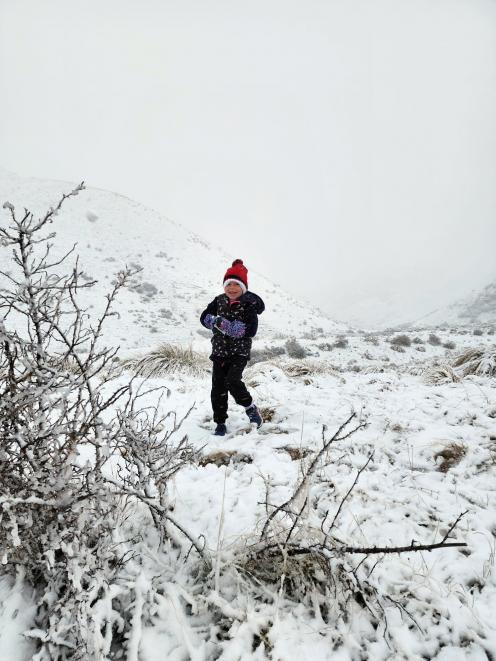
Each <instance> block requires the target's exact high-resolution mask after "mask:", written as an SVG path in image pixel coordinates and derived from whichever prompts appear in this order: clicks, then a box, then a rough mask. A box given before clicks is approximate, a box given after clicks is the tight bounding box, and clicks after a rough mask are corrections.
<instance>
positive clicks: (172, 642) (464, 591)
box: [0, 173, 496, 661]
mask: <svg viewBox="0 0 496 661" xmlns="http://www.w3.org/2000/svg"><path fill="white" fill-rule="evenodd" d="M67 189H68V187H67V186H66V185H65V184H60V183H53V182H48V183H47V182H39V181H36V180H22V179H20V178H18V177H15V176H13V175H8V174H5V173H4V174H2V176H1V178H0V192H1V198H3V199H5V198H6V199H10V200H11V201H12V202H13V203H15V204H19V205H21V206H22V205H27V204H29V205H30V206H34V208H35V209H36V210H38V211H43V210H44V209H45V207H46V206H47V204H52V203H53V202H54V201H55V200H56V199H57V198H58V195H59V193H60V192H61V191H64V190H67ZM56 222H57V223H60V237H61V239H62V241H61V242H62V243H63V245H64V247H66V246H68V245H69V244H70V242H71V241H74V240H79V242H80V248H81V255H82V260H83V262H84V263H85V264H87V265H88V266H87V269H88V274H89V275H91V276H94V277H96V278H98V279H99V281H100V286H99V288H98V290H97V292H96V293H95V294H94V296H93V300H92V301H91V302H92V304H94V305H98V301H97V300H96V299H97V296H98V295H103V292H104V290H105V289H106V287H107V285H108V284H109V283H110V281H111V279H112V274H113V272H114V271H115V270H116V269H117V268H118V267H120V266H121V265H122V264H123V263H128V264H130V263H131V262H132V263H137V264H140V265H141V266H142V267H143V268H144V271H143V274H142V275H141V276H140V283H141V285H138V287H140V288H141V291H139V290H138V291H137V290H133V289H131V290H129V291H127V292H126V293H125V296H124V297H123V298H122V301H121V304H120V311H121V319H120V320H119V321H118V322H116V323H115V324H114V325H113V326H110V328H109V330H108V339H109V342H111V343H112V344H115V343H121V344H122V345H123V346H124V348H125V349H126V350H129V351H131V352H132V351H133V350H134V349H135V348H136V347H139V348H142V349H143V350H146V348H147V346H154V345H155V344H157V343H158V342H159V341H163V340H173V341H177V342H182V343H186V344H189V343H190V342H191V341H192V340H194V343H195V346H198V347H199V348H201V349H203V348H204V347H206V346H207V339H206V338H203V337H202V336H199V335H197V334H196V328H197V324H198V322H197V314H198V310H199V308H200V307H201V305H203V303H204V301H205V302H208V300H210V296H213V293H215V292H216V291H218V289H219V284H218V282H219V279H220V277H221V275H222V272H223V270H222V268H221V269H220V274H219V264H225V263H227V264H228V263H229V261H230V260H231V257H229V258H228V257H227V256H226V255H224V254H223V253H222V252H221V251H220V250H218V249H216V248H213V247H211V246H209V245H208V244H206V243H205V242H203V240H202V239H200V238H199V237H196V236H194V235H192V234H191V233H189V232H187V231H186V230H184V229H182V228H181V227H179V226H177V225H175V224H174V223H171V222H170V221H168V220H167V219H164V218H161V217H159V216H158V215H157V214H155V213H154V212H152V211H150V210H147V209H146V208H144V207H142V206H140V205H138V204H136V203H134V202H132V201H130V200H127V199H125V198H122V197H120V196H117V195H114V194H112V193H107V192H103V191H95V190H90V191H87V192H85V193H83V194H82V195H81V196H80V197H79V198H77V199H76V200H69V201H68V202H67V205H66V209H65V212H64V214H61V215H60V217H59V218H58V219H57V221H56ZM83 233H84V239H83V240H82V239H81V235H82V234H83ZM162 253H165V256H163V255H162ZM237 256H238V255H235V256H233V257H237ZM114 260H115V261H114ZM251 286H252V287H253V289H254V290H255V291H257V292H258V293H259V294H261V295H262V296H263V297H264V298H265V299H266V301H267V302H268V303H269V305H268V308H269V310H268V312H267V314H266V315H265V314H264V316H263V317H262V319H261V321H262V328H263V327H264V326H265V330H263V334H262V338H261V340H260V341H261V343H263V342H264V341H265V342H267V343H270V342H277V341H281V339H278V337H279V336H281V335H282V336H283V337H287V336H288V335H289V334H295V335H296V336H297V337H299V338H300V341H301V344H302V346H303V347H304V348H305V349H306V350H307V352H308V354H309V357H308V358H307V359H305V360H290V359H289V358H288V357H284V359H283V360H276V361H272V362H260V363H257V364H255V365H253V366H252V367H249V368H248V369H247V371H246V373H245V375H246V383H247V385H248V387H249V388H250V390H251V391H252V393H253V395H254V397H255V400H256V402H257V403H258V404H259V405H260V406H261V407H263V409H264V412H265V415H266V418H267V421H266V423H265V424H264V426H263V427H262V428H261V429H260V430H258V431H257V430H249V429H247V425H246V417H245V415H244V412H243V410H242V409H240V408H237V407H236V406H235V405H234V404H233V403H232V402H230V411H229V414H230V417H229V420H228V427H229V430H230V432H231V433H230V435H229V436H227V437H225V438H224V439H219V438H215V437H212V436H211V429H212V420H211V410H210V393H209V389H210V383H209V375H208V374H203V375H202V374H199V375H196V376H192V375H191V374H188V373H187V371H186V370H185V371H184V373H181V372H179V373H175V374H166V375H165V376H164V377H163V378H157V379H152V380H150V381H149V383H148V385H149V386H150V388H153V387H154V386H157V387H159V386H164V385H165V386H167V387H168V388H169V389H170V393H171V394H170V397H168V398H167V401H166V402H162V403H161V404H160V406H162V407H164V412H165V411H166V410H172V411H176V412H177V413H178V415H179V416H182V415H183V414H185V413H186V412H187V411H188V410H189V408H190V407H191V406H192V405H193V404H194V408H193V410H192V412H191V414H190V415H189V417H187V418H186V420H185V421H184V423H183V426H182V427H181V430H180V434H181V435H182V434H184V433H185V434H187V436H188V438H189V441H190V442H191V443H192V444H193V445H194V446H195V448H197V449H198V450H199V451H200V452H201V453H202V455H204V456H205V458H208V457H207V455H210V454H211V453H212V452H214V451H229V452H232V453H236V454H237V455H238V456H240V455H242V456H243V459H242V460H241V461H239V462H237V463H236V462H234V461H233V462H231V463H230V464H229V465H227V466H223V465H221V466H219V465H216V464H215V463H208V462H204V464H196V465H191V466H188V467H186V468H185V469H183V470H181V471H179V473H178V474H177V475H176V476H175V477H174V480H172V481H171V484H170V499H171V505H172V506H173V508H174V509H173V512H174V517H175V518H176V519H177V520H178V521H180V522H181V524H182V525H184V526H185V527H186V528H187V529H188V530H190V531H191V532H192V534H193V535H194V536H195V538H198V539H201V540H202V544H205V548H206V549H207V550H208V551H209V552H210V553H211V554H212V556H213V558H214V559H215V567H216V570H217V574H216V576H215V577H213V576H211V575H210V576H207V577H201V576H200V574H199V572H198V566H197V565H196V564H195V562H196V559H197V558H196V556H195V552H194V550H191V548H190V544H189V543H187V544H186V545H185V547H184V552H182V551H181V552H177V551H175V550H170V549H169V547H168V546H167V545H165V546H164V547H162V548H159V545H158V544H157V540H156V538H155V537H154V531H153V524H152V522H151V520H150V517H149V516H147V515H146V513H145V512H144V508H139V507H138V506H137V508H136V515H135V517H134V518H131V519H130V520H129V521H128V526H129V529H126V531H125V532H124V533H123V535H122V537H123V539H126V540H130V541H129V544H131V542H132V540H135V539H139V540H140V541H139V542H137V543H136V546H134V547H133V546H131V547H130V551H131V552H132V555H133V558H132V559H131V560H129V562H128V563H127V564H126V565H125V567H124V569H123V576H121V577H120V579H121V581H122V585H121V587H122V586H125V585H128V584H134V585H135V586H138V587H139V595H140V599H141V601H140V604H141V606H140V608H141V609H142V611H139V609H138V607H137V605H136V604H137V602H138V601H139V600H138V598H137V597H136V599H135V600H134V602H132V603H133V604H134V610H133V611H132V613H133V615H132V619H133V622H132V625H133V627H132V629H131V631H130V633H129V636H128V638H127V639H126V640H125V641H124V642H123V643H122V645H123V647H122V649H119V650H116V655H115V657H112V658H128V659H135V660H136V661H137V660H138V659H139V660H140V661H159V660H160V661H161V660H162V659H168V660H169V661H185V660H186V659H194V661H213V660H214V659H218V660H219V661H252V660H253V659H255V660H258V661H265V660H269V659H270V660H271V661H300V660H301V659H312V661H314V660H315V661H369V660H371V661H392V660H394V661H399V660H400V659H401V660H402V661H422V660H427V659H432V660H434V659H435V660H436V661H463V660H465V659H466V660H467V661H488V659H489V660H491V659H493V658H494V656H495V650H496V626H495V622H494V615H493V614H494V612H495V611H496V574H495V555H496V491H495V487H494V485H495V472H496V383H495V379H494V377H491V376H467V377H465V378H463V379H462V380H461V381H454V382H449V381H448V382H445V383H442V384H440V385H429V384H428V383H427V382H426V380H425V378H424V376H423V372H424V370H425V369H426V368H428V367H431V366H433V365H435V364H438V365H443V364H451V363H452V361H453V358H454V357H455V355H456V354H457V353H458V352H460V351H463V350H465V349H467V348H471V347H480V348H482V349H484V350H485V351H487V352H488V353H490V352H493V353H494V352H495V351H496V349H495V346H494V335H492V334H491V333H490V332H485V333H484V334H483V335H482V336H474V335H473V334H472V332H469V331H468V330H466V329H454V330H449V329H441V330H436V337H435V338H434V337H433V336H432V335H431V333H430V331H421V332H419V333H415V334H414V333H412V334H410V340H411V344H409V345H408V343H406V345H405V346H403V345H402V344H401V343H397V344H396V345H395V344H392V343H391V339H392V337H393V336H392V335H391V334H386V333H383V334H381V333H376V334H373V335H372V334H371V335H365V334H359V333H354V334H353V333H347V339H344V338H343V339H342V340H341V342H340V343H338V344H336V343H335V342H334V335H336V334H338V333H341V334H346V333H345V329H344V328H343V327H339V326H338V325H336V324H334V323H333V322H332V321H330V320H329V319H327V318H325V317H324V316H320V314H319V313H318V311H316V310H313V309H310V308H309V307H307V306H305V305H303V304H300V303H298V302H296V301H294V299H292V298H291V297H289V296H288V295H287V294H285V293H284V292H283V291H282V290H280V289H279V288H277V287H276V286H275V285H272V284H271V283H269V282H268V281H267V280H265V279H264V278H263V277H261V276H258V275H257V274H254V273H252V274H251ZM152 287H156V289H157V291H156V292H155V291H154V290H153V288H152ZM192 292H193V295H192ZM200 303H201V305H200ZM271 308H272V309H271ZM161 309H164V310H165V312H164V313H163V316H162V314H161V313H160V310H161ZM295 310H296V311H297V312H296V314H295V312H294V311H295ZM289 311H291V315H290V314H288V312H289ZM169 313H170V314H169ZM292 315H295V316H296V319H290V317H291V316H292ZM304 321H307V325H306V326H305V325H304V323H303V322H304ZM154 326H156V327H157V330H158V332H154V331H153V327H154ZM303 328H305V329H306V331H305V332H303V333H302V329H303ZM318 328H322V331H319V330H317V329H318ZM327 335H329V336H332V337H330V341H326V336H327ZM197 338H198V339H197ZM264 338H265V339H264ZM282 341H284V340H282ZM130 376H131V372H124V373H123V374H120V375H119V376H118V377H117V378H116V387H117V386H118V385H119V384H124V383H126V381H127V380H129V378H130ZM157 398H158V394H157V393H156V392H153V391H151V392H150V393H149V394H148V395H147V396H146V399H145V400H144V402H143V403H144V404H145V405H150V406H153V405H154V404H156V403H157ZM351 410H355V411H356V412H357V414H358V418H359V419H361V420H363V421H367V426H366V427H364V428H363V429H360V430H359V431H358V432H357V433H356V434H354V435H353V436H351V437H350V438H349V439H346V440H344V441H342V442H339V443H337V444H336V445H335V446H333V447H332V449H331V450H330V451H329V453H328V454H327V455H326V457H325V460H323V461H322V462H321V463H320V464H319V469H318V471H317V472H316V473H315V475H314V478H313V479H312V480H311V481H310V483H309V484H308V489H307V492H306V494H305V496H306V501H305V502H306V509H305V508H302V510H301V511H302V515H301V516H302V521H303V523H304V526H303V528H305V527H306V530H307V534H308V540H309V543H310V541H311V540H312V539H316V538H317V533H318V532H319V530H320V529H321V528H320V526H321V525H322V526H323V525H324V523H323V521H324V522H325V521H326V519H327V525H328V523H329V521H330V520H332V518H333V517H334V516H336V517H337V519H336V529H335V532H336V537H337V539H338V540H340V541H341V542H343V543H346V544H350V545H354V546H361V547H363V546H366V547H369V548H370V547H372V546H375V545H377V546H384V545H392V546H395V545H410V543H411V542H412V540H416V542H417V543H434V542H438V541H440V540H441V539H442V538H443V536H444V535H445V534H446V533H447V532H448V531H449V528H450V526H451V525H452V524H453V523H454V522H455V521H456V519H457V517H458V516H459V515H460V514H462V513H463V512H466V513H465V515H464V516H463V518H462V520H461V523H460V524H459V525H458V526H457V528H456V530H455V531H454V532H453V533H452V535H451V536H450V541H455V540H456V541H460V542H465V543H466V544H467V546H466V547H453V548H447V549H443V550H437V551H432V552H431V553H428V552H418V553H402V554H397V553H395V554H391V555H384V556H382V555H381V556H376V555H369V556H365V555H363V554H361V555H354V556H351V557H345V558H341V556H340V555H339V554H336V555H335V556H333V557H332V558H331V561H332V563H334V564H332V565H331V566H332V567H333V571H334V570H336V567H337V566H339V563H340V562H341V561H343V563H344V565H345V567H346V568H347V571H348V573H349V575H350V576H352V575H353V574H354V573H356V575H357V576H359V577H360V580H361V581H362V583H361V585H362V588H363V594H365V595H366V597H367V600H370V601H368V603H370V606H369V607H368V608H367V607H364V606H363V603H361V602H360V597H361V598H362V602H363V595H362V594H361V593H357V592H352V591H348V592H347V591H346V589H343V585H346V584H341V582H340V581H341V579H340V577H339V575H338V574H337V573H332V572H331V574H330V575H328V574H325V572H321V574H322V577H321V581H322V582H323V583H325V582H326V581H327V582H328V586H329V592H328V593H327V594H326V596H325V603H323V604H322V603H321V602H320V605H319V599H321V598H322V594H320V597H319V594H318V589H317V588H318V586H317V587H316V586H314V588H315V589H314V588H312V589H309V591H308V593H307V594H306V595H304V596H298V595H296V596H295V594H294V593H293V594H291V592H290V590H289V588H288V580H286V579H285V578H284V577H283V576H282V572H281V573H280V574H278V575H277V576H276V581H275V583H265V584H264V583H263V582H262V583H261V584H260V581H259V582H258V583H257V581H256V580H255V581H254V582H253V583H251V582H250V577H249V576H247V574H246V573H243V572H242V571H241V569H240V565H242V561H243V554H245V553H246V551H247V549H249V548H251V547H252V545H253V544H254V543H255V542H256V541H257V540H259V538H260V527H261V523H262V522H263V521H264V519H265V518H266V516H267V508H268V505H267V501H269V503H270V504H272V505H279V504H283V503H284V502H285V501H287V499H288V498H289V497H290V495H291V493H292V491H293V489H294V486H295V484H297V483H298V481H299V480H300V479H301V475H302V472H303V471H304V470H305V467H308V465H309V463H310V461H311V459H312V457H313V456H315V453H317V452H318V451H319V449H320V448H321V447H322V438H323V435H324V431H323V426H324V425H325V426H326V427H327V429H328V430H329V432H330V433H331V434H332V433H333V432H334V431H335V430H336V429H337V428H338V427H339V425H340V424H341V423H342V422H343V421H344V420H345V419H346V418H347V417H348V415H349V413H350V411H351ZM288 447H289V448H290V449H291V450H292V451H293V452H295V451H298V450H300V451H301V452H300V459H298V458H295V455H294V454H293V455H291V454H290V452H289V451H288ZM455 450H456V452H455ZM305 452H310V454H309V455H308V457H307V458H306V459H305V457H303V459H301V457H302V456H303V455H304V453H305ZM372 452H373V459H372V460H371V463H370V465H369V466H368V468H367V470H365V471H364V472H363V473H362V474H361V476H360V479H359V481H358V483H357V485H356V488H355V489H353V490H351V492H350V488H351V487H352V485H353V482H354V480H355V479H356V478H357V474H358V472H359V471H360V470H361V468H362V467H363V466H364V464H365V463H366V461H367V459H368V457H369V456H370V455H371V453H372ZM450 453H451V454H450ZM447 457H448V458H449V457H452V458H453V461H451V463H450V462H448V461H447V459H446V458H447ZM116 475H117V473H116ZM347 494H349V495H348V496H347ZM345 497H346V499H345ZM343 499H345V500H343ZM340 504H341V505H342V506H340ZM327 514H329V516H327ZM188 549H189V552H188ZM252 569H253V568H252ZM288 573H289V574H290V572H288ZM22 578H23V577H22V574H20V575H19V576H18V578H17V580H16V581H15V580H14V579H10V578H9V579H7V578H2V579H1V581H0V600H1V606H0V659H1V660H2V661H3V659H4V658H5V659H6V661H7V659H8V661H28V659H30V658H31V657H32V654H33V649H32V648H31V646H30V644H28V642H27V641H26V638H25V637H24V636H23V633H24V632H25V631H26V630H27V629H29V628H32V627H35V626H36V620H35V595H34V593H33V591H32V590H31V589H30V588H29V587H28V586H25V585H23V580H22ZM286 578H287V577H286ZM289 578H291V576H289ZM202 581H203V582H202ZM285 581H286V582H285ZM122 589H124V588H122ZM367 590H369V592H367ZM381 609H382V610H381ZM138 611H139V612H138ZM137 613H138V615H137ZM139 613H142V616H141V615H140V614H139ZM127 615H129V613H128V614H127ZM131 650H132V651H131ZM2 654H3V655H4V656H2ZM5 654H8V656H5Z"/></svg>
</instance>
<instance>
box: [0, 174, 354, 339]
mask: <svg viewBox="0 0 496 661" xmlns="http://www.w3.org/2000/svg"><path fill="white" fill-rule="evenodd" d="M73 187H74V184H71V183H67V182H58V181H44V180H39V179H33V178H22V177H19V176H17V175H14V174H12V173H9V172H6V171H5V170H2V169H0V202H1V203H2V204H3V203H4V202H5V201H6V200H8V201H9V202H11V203H12V204H14V206H16V207H18V209H19V211H22V209H23V208H24V207H27V208H28V209H29V210H31V211H33V213H35V214H40V215H41V214H44V213H45V212H46V211H47V209H48V208H49V207H51V206H53V205H55V204H56V203H57V202H58V200H59V198H60V196H61V194H62V193H67V192H69V191H70V190H71V189H72V188H73ZM3 214H4V216H3V217H4V218H5V219H7V214H6V213H5V212H3ZM4 222H5V221H4ZM53 230H54V231H56V233H57V240H56V248H57V250H58V253H59V254H61V253H62V252H63V251H67V250H69V249H70V248H71V247H72V246H73V244H77V246H76V249H75V253H76V254H79V255H80V265H81V266H82V268H83V269H84V271H85V273H86V278H87V279H88V280H93V279H95V280H97V281H98V283H97V286H96V288H94V289H92V292H91V295H90V296H88V297H87V300H86V304H87V305H88V306H89V307H90V309H91V307H92V306H93V305H95V304H96V303H95V301H98V300H100V301H101V300H102V299H103V295H104V293H105V292H106V291H108V289H109V288H110V285H111V282H112V280H113V277H114V275H115V274H116V272H117V271H119V270H120V269H122V268H124V267H125V266H129V267H131V268H135V269H140V272H139V273H138V274H137V275H136V276H135V278H134V279H133V283H132V285H131V286H130V287H129V288H128V289H127V291H125V292H124V293H123V294H122V295H121V296H120V298H119V301H118V304H117V310H118V312H119V313H120V318H119V319H117V318H115V319H113V320H110V321H111V323H110V324H109V327H108V329H107V332H108V333H109V337H110V336H112V339H114V338H116V337H117V339H118V342H119V344H120V346H121V348H122V350H123V351H128V350H132V349H136V348H140V349H142V348H146V347H150V346H153V345H155V344H157V343H159V342H182V343H193V344H195V345H197V344H199V345H202V346H206V342H205V341H204V340H203V339H202V336H201V335H199V334H198V331H199V330H200V332H201V327H200V325H199V321H198V317H199V314H200V312H201V310H203V309H204V308H205V307H206V305H207V303H209V302H210V301H211V300H212V299H213V298H214V296H216V295H217V294H218V293H221V292H222V288H221V282H222V276H223V274H224V272H225V270H226V268H227V267H228V266H229V265H230V264H231V262H232V261H233V259H234V258H237V257H242V258H243V259H244V261H245V263H246V265H247V266H248V269H249V286H250V289H252V290H253V291H255V292H256V293H258V294H259V295H260V296H261V297H262V298H263V299H264V300H266V303H267V306H266V307H267V309H266V312H265V313H264V316H263V321H264V323H263V324H262V325H261V332H260V334H259V336H258V337H257V342H258V343H259V346H263V345H264V344H265V343H270V342H271V341H273V339H274V337H277V336H280V335H283V336H284V337H287V336H291V335H296V336H301V335H303V334H307V335H318V334H320V335H328V334H332V335H334V334H336V333H340V332H343V331H345V330H346V328H347V327H346V326H345V325H344V324H338V323H335V322H334V321H332V320H331V319H330V318H329V317H328V316H327V315H325V314H324V313H323V312H322V311H320V310H318V309H316V308H315V307H312V306H311V305H309V304H306V303H303V302H301V301H299V300H296V299H295V298H294V297H293V296H291V295H290V294H288V293H287V292H285V291H284V290H283V289H282V288H281V287H280V286H279V285H278V284H275V283H273V282H271V281H269V280H268V279H267V278H265V277H263V275H261V274H258V273H255V272H253V271H251V270H250V260H249V256H246V255H237V254H236V255H227V254H226V253H225V252H224V251H223V250H222V249H221V248H218V247H217V246H215V245H212V244H210V243H208V242H207V241H205V240H204V239H203V238H202V237H200V236H198V235H196V234H194V233H193V232H190V231H188V230H187V229H185V228H184V227H181V226H180V225H178V224H177V223H175V222H173V221H172V220H170V219H168V218H166V217H165V216H162V215H160V214H159V213H157V212H156V211H154V210H152V209H149V208H147V207H145V206H143V205H141V204H138V203H137V202H134V201H133V200H130V199H128V198H126V197H124V196H122V195H118V194H116V193H111V192H108V191H103V190H98V189H94V188H88V189H86V190H84V191H83V192H82V193H80V194H79V195H78V196H77V197H76V198H73V199H70V200H68V201H67V203H66V204H65V206H64V210H63V213H61V214H60V216H59V217H58V218H57V220H56V224H55V225H54V226H53ZM205 233H206V234H207V233H208V232H207V230H206V232H205ZM220 240H221V237H219V241H220Z"/></svg>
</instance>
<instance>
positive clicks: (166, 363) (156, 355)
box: [122, 343, 210, 378]
mask: <svg viewBox="0 0 496 661" xmlns="http://www.w3.org/2000/svg"><path fill="white" fill-rule="evenodd" d="M122 365H123V367H124V368H126V369H129V370H130V371H132V372H134V373H135V374H136V375H137V376H144V377H147V378H149V377H160V376H165V375H166V374H178V373H183V374H191V375H193V376H200V375H203V374H205V373H206V372H208V371H209V369H210V361H209V360H208V358H207V356H206V355H204V354H202V353H199V352H197V351H193V349H192V348H191V347H186V348H185V347H181V346H177V345H173V344H167V343H163V344H160V345H159V346H158V347H157V348H156V349H153V350H152V351H150V352H149V353H147V354H146V355H145V356H141V357H139V358H129V359H127V360H124V361H123V362H122Z"/></svg>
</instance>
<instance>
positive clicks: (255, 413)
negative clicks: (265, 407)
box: [245, 404, 262, 429]
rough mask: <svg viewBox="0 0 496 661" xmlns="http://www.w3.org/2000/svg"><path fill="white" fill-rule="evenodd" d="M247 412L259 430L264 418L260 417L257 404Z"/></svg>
mask: <svg viewBox="0 0 496 661" xmlns="http://www.w3.org/2000/svg"><path fill="white" fill-rule="evenodd" d="M245 410H246V415H247V416H248V418H249V420H250V422H252V423H253V424H255V425H257V429H258V428H259V427H260V426H261V424H262V416H261V415H260V413H259V411H258V409H257V407H256V406H255V404H252V405H251V406H249V407H248V408H247V409H245Z"/></svg>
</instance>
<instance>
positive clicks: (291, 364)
mask: <svg viewBox="0 0 496 661" xmlns="http://www.w3.org/2000/svg"><path fill="white" fill-rule="evenodd" d="M277 365H278V367H280V368H281V369H282V371H283V372H284V373H285V374H286V376H315V375H318V374H330V375H331V376H337V377H341V375H340V374H339V372H338V371H337V370H336V368H335V367H334V366H333V365H331V364H330V363H328V362H327V361H325V360H322V359H321V360H313V359H311V358H304V359H302V360H291V361H288V360H286V361H283V360H281V361H280V362H278V363H277Z"/></svg>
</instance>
